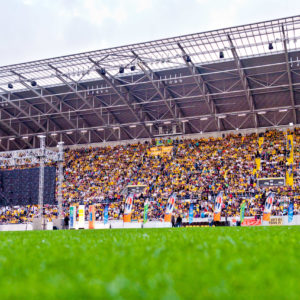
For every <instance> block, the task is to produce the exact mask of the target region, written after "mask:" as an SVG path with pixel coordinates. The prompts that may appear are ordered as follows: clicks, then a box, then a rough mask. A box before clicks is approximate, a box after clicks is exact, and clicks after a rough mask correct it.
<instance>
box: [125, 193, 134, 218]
mask: <svg viewBox="0 0 300 300" xmlns="http://www.w3.org/2000/svg"><path fill="white" fill-rule="evenodd" d="M132 204H133V194H132V193H131V194H129V195H128V196H127V198H126V200H125V209H124V217H123V222H125V223H128V222H131V210H132Z"/></svg>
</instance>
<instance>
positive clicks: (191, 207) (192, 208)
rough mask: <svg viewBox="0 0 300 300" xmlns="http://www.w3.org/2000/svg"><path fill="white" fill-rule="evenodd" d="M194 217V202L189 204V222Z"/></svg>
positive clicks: (191, 221)
mask: <svg viewBox="0 0 300 300" xmlns="http://www.w3.org/2000/svg"><path fill="white" fill-rule="evenodd" d="M193 219H194V204H193V203H191V204H190V210H189V224H191V223H193Z"/></svg>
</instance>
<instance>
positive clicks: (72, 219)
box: [69, 206, 76, 229]
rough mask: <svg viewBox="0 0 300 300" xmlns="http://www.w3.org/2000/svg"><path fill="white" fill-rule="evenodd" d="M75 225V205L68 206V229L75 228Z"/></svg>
mask: <svg viewBox="0 0 300 300" xmlns="http://www.w3.org/2000/svg"><path fill="white" fill-rule="evenodd" d="M75 226H76V206H70V222H69V229H75Z"/></svg>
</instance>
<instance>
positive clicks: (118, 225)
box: [0, 215, 300, 231]
mask: <svg viewBox="0 0 300 300" xmlns="http://www.w3.org/2000/svg"><path fill="white" fill-rule="evenodd" d="M251 218H252V217H251ZM274 218H282V219H283V225H285V226H294V225H300V215H296V216H294V218H293V221H292V222H291V223H289V222H288V216H283V217H276V216H273V217H271V219H274ZM231 219H232V218H228V221H229V222H230V223H232V222H231ZM245 219H247V217H246V218H245ZM221 221H225V218H224V217H222V218H221ZM193 222H194V223H203V224H204V223H207V222H208V218H194V219H193ZM183 223H188V219H183ZM262 225H263V226H269V222H263V223H262ZM169 227H171V223H165V222H160V221H151V222H147V223H146V224H143V223H139V222H131V223H125V224H124V223H123V221H121V220H115V221H110V222H109V223H108V224H106V225H104V224H103V222H95V229H110V228H112V229H123V228H124V229H128V228H169ZM84 228H85V229H88V228H89V223H88V222H87V221H86V222H85V226H84ZM26 230H33V227H32V224H31V223H29V224H5V225H0V231H26ZM47 230H53V223H52V222H48V223H47Z"/></svg>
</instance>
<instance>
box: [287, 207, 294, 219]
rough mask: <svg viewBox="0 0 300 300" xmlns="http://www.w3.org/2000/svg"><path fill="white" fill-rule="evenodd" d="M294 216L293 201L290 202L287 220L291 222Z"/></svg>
mask: <svg viewBox="0 0 300 300" xmlns="http://www.w3.org/2000/svg"><path fill="white" fill-rule="evenodd" d="M293 217H294V203H290V205H289V209H288V222H289V223H291V222H292V221H293Z"/></svg>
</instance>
